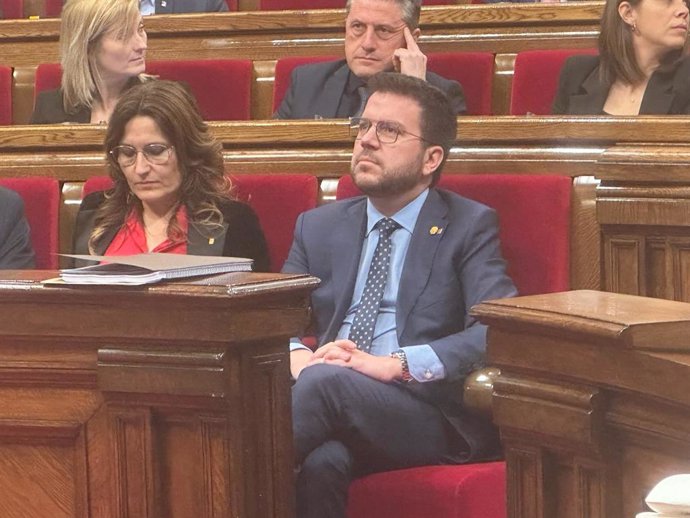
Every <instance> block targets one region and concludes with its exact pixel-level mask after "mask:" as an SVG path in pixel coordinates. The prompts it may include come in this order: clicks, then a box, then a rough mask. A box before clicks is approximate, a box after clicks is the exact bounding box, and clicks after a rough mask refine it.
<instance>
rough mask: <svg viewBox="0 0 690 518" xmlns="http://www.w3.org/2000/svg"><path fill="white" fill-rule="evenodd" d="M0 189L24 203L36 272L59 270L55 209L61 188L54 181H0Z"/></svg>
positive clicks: (23, 179)
mask: <svg viewBox="0 0 690 518" xmlns="http://www.w3.org/2000/svg"><path fill="white" fill-rule="evenodd" d="M0 186H2V187H6V188H8V189H11V190H13V191H15V192H17V193H18V194H19V195H20V196H21V197H22V199H23V200H24V212H25V214H26V219H27V221H28V222H29V226H30V227H31V245H32V246H33V249H34V252H35V254H36V268H38V269H39V270H55V269H56V268H57V267H58V255H57V254H58V209H59V206H60V185H59V183H58V181H57V180H56V179H54V178H42V177H36V178H0Z"/></svg>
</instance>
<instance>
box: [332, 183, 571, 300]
mask: <svg viewBox="0 0 690 518" xmlns="http://www.w3.org/2000/svg"><path fill="white" fill-rule="evenodd" d="M571 185H572V180H571V179H570V178H569V177H566V176H551V175H485V174H481V175H445V176H443V177H441V181H440V182H439V187H441V188H444V189H448V190H449V191H453V192H457V193H459V194H461V195H463V196H466V197H468V198H471V199H473V200H476V201H479V202H481V203H484V204H485V205H488V206H489V207H492V208H493V209H495V210H496V212H497V213H498V219H499V224H500V237H501V248H502V250H503V256H504V257H505V259H506V261H507V262H508V274H509V275H510V276H511V278H512V279H513V281H514V282H515V285H516V286H517V288H518V291H519V292H520V294H521V295H531V294H538V293H550V292H556V291H566V290H568V289H569V287H570V192H571ZM357 194H360V192H359V190H358V189H357V188H356V187H355V186H354V184H353V183H352V179H351V177H349V176H344V177H342V178H341V179H340V181H339V182H338V189H337V192H336V198H337V199H342V198H347V197H350V196H353V195H357Z"/></svg>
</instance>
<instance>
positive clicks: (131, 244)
mask: <svg viewBox="0 0 690 518" xmlns="http://www.w3.org/2000/svg"><path fill="white" fill-rule="evenodd" d="M177 224H178V225H179V227H180V230H182V234H183V235H184V236H185V238H184V239H183V240H180V241H172V240H171V239H170V238H168V239H166V240H165V241H163V242H162V243H160V244H159V245H158V246H156V247H155V248H154V249H153V250H151V252H160V253H167V254H186V253H187V231H188V230H189V220H188V219H187V208H186V207H185V206H184V205H180V208H179V209H177ZM148 251H149V250H148V246H147V245H146V231H145V230H144V224H143V223H142V221H141V219H140V218H139V215H138V214H137V213H136V212H135V211H132V212H130V214H129V216H127V219H126V220H125V224H124V225H122V227H121V228H120V230H119V231H118V233H117V234H116V235H115V237H114V238H113V240H112V242H111V243H110V245H109V246H108V248H107V250H106V251H105V254H104V255H134V254H145V253H147V252H148Z"/></svg>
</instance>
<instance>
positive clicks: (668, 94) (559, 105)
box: [552, 56, 690, 115]
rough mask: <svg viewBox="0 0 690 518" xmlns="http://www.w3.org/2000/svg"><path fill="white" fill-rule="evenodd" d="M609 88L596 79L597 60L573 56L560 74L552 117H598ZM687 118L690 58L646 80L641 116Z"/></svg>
mask: <svg viewBox="0 0 690 518" xmlns="http://www.w3.org/2000/svg"><path fill="white" fill-rule="evenodd" d="M609 89H610V86H607V85H605V84H603V83H602V82H601V80H600V79H599V56H572V57H570V58H568V60H567V61H566V62H565V65H564V66H563V69H562V70H561V77H560V81H559V85H558V93H557V94H556V99H555V100H554V102H553V109H552V113H554V114H557V115H562V114H568V115H601V114H602V112H603V110H604V103H605V102H606V98H607V97H608V95H609ZM685 114H690V58H687V57H686V58H683V59H682V60H681V61H680V63H679V64H678V65H677V66H675V67H673V68H671V69H669V70H664V71H656V72H654V73H653V74H652V77H650V78H649V83H647V89H646V90H645V92H644V97H643V98H642V104H641V105H640V115H685Z"/></svg>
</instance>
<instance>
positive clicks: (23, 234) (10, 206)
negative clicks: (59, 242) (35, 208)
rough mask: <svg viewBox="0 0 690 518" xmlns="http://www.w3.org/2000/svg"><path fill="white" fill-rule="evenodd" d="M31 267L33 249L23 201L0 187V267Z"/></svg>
mask: <svg viewBox="0 0 690 518" xmlns="http://www.w3.org/2000/svg"><path fill="white" fill-rule="evenodd" d="M33 267H34V251H33V249H32V248H31V232H30V230H29V224H28V223H27V221H26V218H25V217H24V202H23V201H22V199H21V197H20V196H19V195H18V194H17V193H16V192H14V191H11V190H9V189H5V188H2V187H0V269H15V270H18V269H22V268H33Z"/></svg>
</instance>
